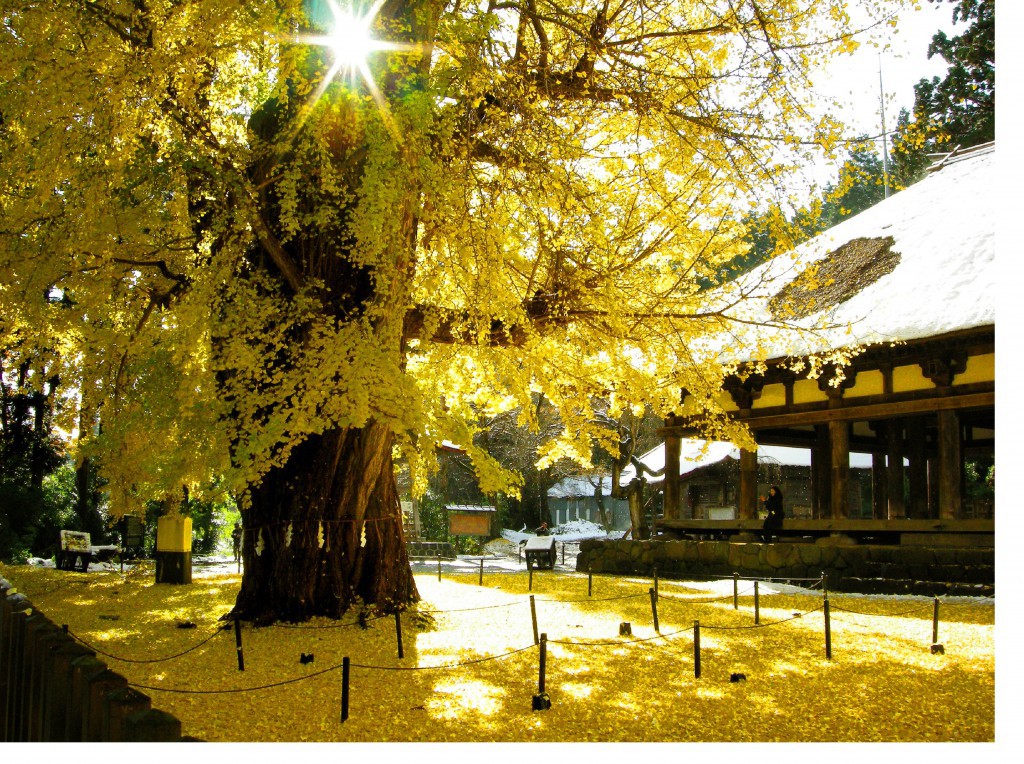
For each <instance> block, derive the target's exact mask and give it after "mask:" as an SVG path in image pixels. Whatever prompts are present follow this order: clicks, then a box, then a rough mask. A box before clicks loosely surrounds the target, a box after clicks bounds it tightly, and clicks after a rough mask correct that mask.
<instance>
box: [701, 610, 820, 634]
mask: <svg viewBox="0 0 1024 764" xmlns="http://www.w3.org/2000/svg"><path fill="white" fill-rule="evenodd" d="M824 607H825V606H824V605H819V606H818V607H816V608H814V609H813V610H806V611H804V612H803V613H797V614H796V615H794V616H792V617H790V618H783V619H782V620H781V621H772V622H771V623H756V624H749V625H747V626H715V625H713V624H712V625H705V624H701V628H702V629H715V630H717V631H743V630H744V629H764V628H767V627H769V626H778V625H779V624H780V623H788V622H789V621H795V620H796V619H797V618H803V617H804V616H805V615H810V614H811V613H817V612H818V611H819V610H823V609H824Z"/></svg>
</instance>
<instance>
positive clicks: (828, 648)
mask: <svg viewBox="0 0 1024 764" xmlns="http://www.w3.org/2000/svg"><path fill="white" fill-rule="evenodd" d="M825 657H826V658H827V659H828V660H832V620H831V618H830V617H829V609H828V597H827V596H826V597H825Z"/></svg>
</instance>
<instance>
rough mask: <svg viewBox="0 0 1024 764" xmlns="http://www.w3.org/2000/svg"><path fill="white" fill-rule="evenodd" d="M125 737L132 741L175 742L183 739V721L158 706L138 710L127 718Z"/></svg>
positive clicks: (126, 739)
mask: <svg viewBox="0 0 1024 764" xmlns="http://www.w3.org/2000/svg"><path fill="white" fill-rule="evenodd" d="M124 739H125V741H127V742H130V743H173V742H175V741H178V740H181V722H180V721H179V720H178V718H177V717H175V716H172V715H171V714H169V713H167V712H166V711H160V710H159V709H156V708H149V709H146V710H145V711H137V712H135V713H134V714H130V715H129V716H128V717H127V718H126V719H125V737H124Z"/></svg>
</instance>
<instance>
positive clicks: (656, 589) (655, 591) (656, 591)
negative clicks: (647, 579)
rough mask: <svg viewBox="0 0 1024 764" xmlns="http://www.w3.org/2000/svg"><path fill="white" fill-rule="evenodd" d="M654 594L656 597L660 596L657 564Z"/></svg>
mask: <svg viewBox="0 0 1024 764" xmlns="http://www.w3.org/2000/svg"><path fill="white" fill-rule="evenodd" d="M654 596H655V597H657V596H658V568H657V566H655V568H654Z"/></svg>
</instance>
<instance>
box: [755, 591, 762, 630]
mask: <svg viewBox="0 0 1024 764" xmlns="http://www.w3.org/2000/svg"><path fill="white" fill-rule="evenodd" d="M754 623H755V624H759V623H761V595H760V594H759V592H758V588H757V581H755V582H754Z"/></svg>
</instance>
